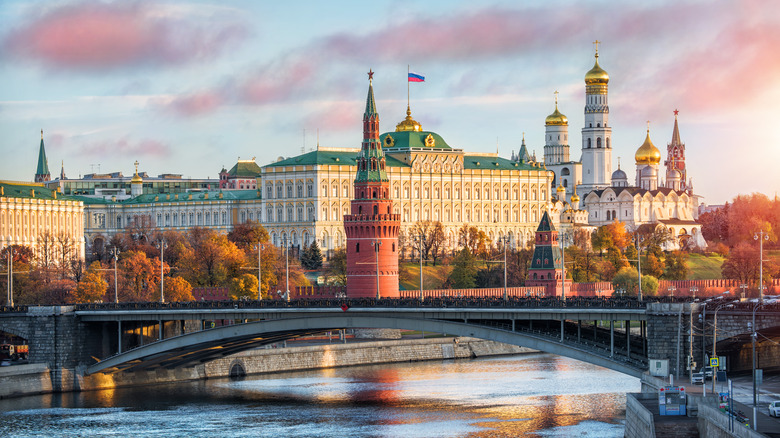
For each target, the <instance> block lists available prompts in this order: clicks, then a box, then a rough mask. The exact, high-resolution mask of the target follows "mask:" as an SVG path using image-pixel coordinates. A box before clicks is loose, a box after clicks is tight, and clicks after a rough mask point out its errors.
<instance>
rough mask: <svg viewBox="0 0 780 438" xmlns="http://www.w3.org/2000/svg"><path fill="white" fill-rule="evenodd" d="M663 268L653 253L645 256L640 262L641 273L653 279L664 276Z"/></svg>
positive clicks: (662, 263) (660, 261)
mask: <svg viewBox="0 0 780 438" xmlns="http://www.w3.org/2000/svg"><path fill="white" fill-rule="evenodd" d="M665 266H666V265H665V264H664V262H663V261H662V260H661V259H659V258H658V257H657V256H656V255H655V253H652V252H651V253H649V254H647V257H645V259H644V261H643V262H642V272H643V273H646V274H647V275H651V276H653V277H655V278H660V277H661V276H662V275H664V267H665Z"/></svg>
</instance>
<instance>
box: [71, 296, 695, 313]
mask: <svg viewBox="0 0 780 438" xmlns="http://www.w3.org/2000/svg"><path fill="white" fill-rule="evenodd" d="M657 301H667V302H668V301H671V300H669V299H664V300H657ZM680 301H681V299H680ZM647 302H648V301H638V300H636V299H635V298H632V297H626V298H603V297H601V298H598V297H571V298H568V299H566V300H561V299H559V298H557V297H509V299H507V300H506V301H505V300H504V299H503V298H501V297H432V298H427V299H425V300H420V299H419V298H400V299H395V298H383V299H380V300H376V299H374V298H314V299H311V298H309V299H294V300H290V301H289V302H288V301H284V300H239V301H186V302H173V303H159V302H139V303H89V304H77V305H76V306H75V307H76V310H80V311H87V310H176V309H204V310H206V309H236V310H238V309H266V308H268V309H283V308H342V309H343V310H345V311H346V310H348V309H349V308H431V309H433V308H513V309H516V308H559V309H566V308H603V309H643V308H645V307H646V305H647Z"/></svg>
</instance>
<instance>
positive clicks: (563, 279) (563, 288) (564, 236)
mask: <svg viewBox="0 0 780 438" xmlns="http://www.w3.org/2000/svg"><path fill="white" fill-rule="evenodd" d="M560 239H561V240H560V246H561V299H562V300H566V247H565V245H564V244H565V242H567V241H568V240H569V235H568V234H566V233H561V234H560Z"/></svg>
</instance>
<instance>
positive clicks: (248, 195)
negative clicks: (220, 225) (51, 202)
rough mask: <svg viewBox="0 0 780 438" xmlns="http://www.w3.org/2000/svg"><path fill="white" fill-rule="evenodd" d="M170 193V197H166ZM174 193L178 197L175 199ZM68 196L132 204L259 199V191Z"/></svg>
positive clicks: (89, 201)
mask: <svg viewBox="0 0 780 438" xmlns="http://www.w3.org/2000/svg"><path fill="white" fill-rule="evenodd" d="M220 193H222V199H219V194H220ZM206 194H208V195H209V198H208V199H206V197H205V195H206ZM168 195H170V199H168ZM176 195H178V196H179V199H176ZM189 195H192V199H189ZM69 198H71V199H74V200H78V201H82V202H83V203H84V204H85V205H105V204H114V205H134V204H154V203H163V202H165V203H170V202H192V201H246V200H254V199H260V192H259V191H258V190H224V191H219V190H210V191H207V192H186V193H148V194H144V195H140V196H136V197H135V198H130V199H125V200H122V201H111V200H110V199H105V198H92V197H88V196H70V197H69Z"/></svg>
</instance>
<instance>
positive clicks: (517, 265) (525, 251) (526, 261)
mask: <svg viewBox="0 0 780 438" xmlns="http://www.w3.org/2000/svg"><path fill="white" fill-rule="evenodd" d="M533 255H534V251H533V250H532V249H530V248H522V249H517V250H515V249H513V250H510V251H509V253H508V254H507V259H506V276H507V285H508V286H510V287H518V286H523V285H525V281H526V279H528V268H530V267H531V259H532V258H533Z"/></svg>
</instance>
